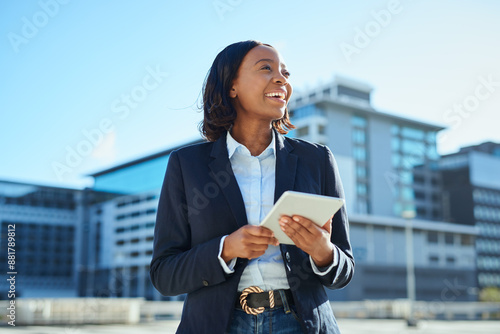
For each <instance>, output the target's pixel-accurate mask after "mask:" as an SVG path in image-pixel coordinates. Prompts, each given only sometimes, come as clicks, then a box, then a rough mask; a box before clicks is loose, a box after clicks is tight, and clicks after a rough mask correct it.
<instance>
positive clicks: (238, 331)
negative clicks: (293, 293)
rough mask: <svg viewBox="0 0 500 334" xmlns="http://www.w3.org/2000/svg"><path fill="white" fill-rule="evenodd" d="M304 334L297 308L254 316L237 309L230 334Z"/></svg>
mask: <svg viewBox="0 0 500 334" xmlns="http://www.w3.org/2000/svg"><path fill="white" fill-rule="evenodd" d="M300 333H303V330H302V327H301V325H300V322H299V319H298V316H297V313H296V310H295V307H294V306H293V305H288V303H286V302H285V303H284V305H283V306H280V307H275V308H273V309H267V310H265V311H264V312H263V313H261V314H257V315H252V314H247V313H245V311H243V310H240V309H235V310H234V313H233V318H232V320H231V325H230V326H229V331H228V334H300Z"/></svg>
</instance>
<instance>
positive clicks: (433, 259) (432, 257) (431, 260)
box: [429, 255, 439, 264]
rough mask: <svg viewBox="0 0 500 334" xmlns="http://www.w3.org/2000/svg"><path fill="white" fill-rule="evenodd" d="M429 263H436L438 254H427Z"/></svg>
mask: <svg viewBox="0 0 500 334" xmlns="http://www.w3.org/2000/svg"><path fill="white" fill-rule="evenodd" d="M429 263H430V264H438V263H439V256H437V255H429Z"/></svg>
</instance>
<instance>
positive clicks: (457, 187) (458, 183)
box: [439, 142, 500, 288]
mask: <svg viewBox="0 0 500 334" xmlns="http://www.w3.org/2000/svg"><path fill="white" fill-rule="evenodd" d="M439 170H440V172H441V174H442V180H443V181H442V182H443V197H444V202H445V205H444V208H445V210H444V212H443V214H444V215H445V219H447V220H449V221H452V222H454V223H456V224H461V225H467V226H475V227H476V229H477V230H478V231H479V235H478V237H477V239H476V251H477V260H476V261H477V271H478V276H477V277H478V284H479V288H485V287H491V286H494V287H500V172H499V171H500V144H498V143H492V142H486V143H482V144H479V145H475V146H469V147H464V148H461V149H460V151H459V152H457V153H453V154H448V155H445V156H443V157H442V158H441V159H440V161H439Z"/></svg>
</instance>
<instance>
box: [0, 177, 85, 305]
mask: <svg viewBox="0 0 500 334" xmlns="http://www.w3.org/2000/svg"><path fill="white" fill-rule="evenodd" d="M80 196H81V191H80V190H76V189H67V188H60V187H50V186H42V185H34V184H28V183H21V182H11V181H0V228H1V237H0V249H1V250H2V251H1V252H0V263H2V264H4V265H5V266H4V272H7V257H8V252H7V245H8V226H11V225H13V226H14V227H15V228H14V230H15V235H13V237H14V239H15V240H14V243H15V245H13V247H10V246H9V248H11V249H14V251H15V267H14V268H12V269H14V270H10V271H13V272H16V273H17V274H16V275H15V276H16V298H17V297H26V298H36V297H49V296H50V297H76V296H77V291H76V285H77V279H78V278H77V275H76V272H77V265H76V264H77V262H78V261H77V259H78V255H79V254H78V252H79V247H78V243H76V242H75V241H76V235H77V233H78V229H79V226H78V221H79V220H80V218H81V215H82V207H81V205H80ZM0 290H1V291H3V292H5V293H2V297H1V298H0V299H6V298H7V291H9V288H8V282H7V281H6V280H2V281H0Z"/></svg>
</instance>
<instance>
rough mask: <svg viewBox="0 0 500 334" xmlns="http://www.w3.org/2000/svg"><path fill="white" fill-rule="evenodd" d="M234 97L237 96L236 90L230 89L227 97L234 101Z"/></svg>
mask: <svg viewBox="0 0 500 334" xmlns="http://www.w3.org/2000/svg"><path fill="white" fill-rule="evenodd" d="M236 96H238V94H236V89H235V88H234V87H232V88H231V90H230V91H229V97H230V98H232V99H234V98H235V97H236Z"/></svg>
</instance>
